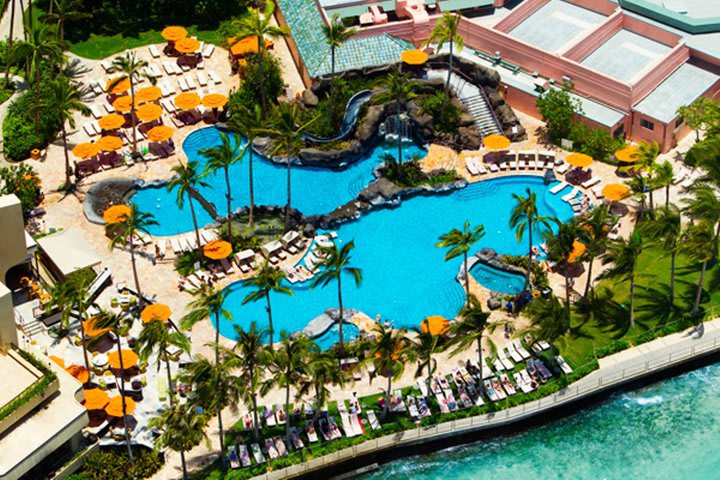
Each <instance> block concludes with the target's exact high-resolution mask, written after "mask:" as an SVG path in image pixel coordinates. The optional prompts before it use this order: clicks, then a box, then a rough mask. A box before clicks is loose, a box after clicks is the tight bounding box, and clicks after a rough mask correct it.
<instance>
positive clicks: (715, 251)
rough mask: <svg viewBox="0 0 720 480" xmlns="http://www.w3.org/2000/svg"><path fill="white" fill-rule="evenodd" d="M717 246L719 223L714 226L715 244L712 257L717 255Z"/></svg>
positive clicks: (718, 242)
mask: <svg viewBox="0 0 720 480" xmlns="http://www.w3.org/2000/svg"><path fill="white" fill-rule="evenodd" d="M718 247H720V223H718V224H717V225H716V226H715V246H714V250H713V259H716V258H717V256H718Z"/></svg>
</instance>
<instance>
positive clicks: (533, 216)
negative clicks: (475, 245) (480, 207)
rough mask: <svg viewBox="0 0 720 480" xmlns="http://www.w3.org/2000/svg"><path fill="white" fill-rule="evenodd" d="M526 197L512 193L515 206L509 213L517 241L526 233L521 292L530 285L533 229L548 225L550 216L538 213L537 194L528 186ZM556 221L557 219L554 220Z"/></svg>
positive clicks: (547, 226) (511, 226)
mask: <svg viewBox="0 0 720 480" xmlns="http://www.w3.org/2000/svg"><path fill="white" fill-rule="evenodd" d="M525 193H526V194H527V197H523V196H520V195H518V194H516V193H513V199H514V200H515V207H514V208H513V209H512V212H511V213H510V228H514V229H515V238H516V239H517V241H518V243H519V242H521V241H522V238H523V236H524V235H525V234H527V239H528V254H527V259H528V268H527V270H526V273H525V286H524V287H523V293H524V292H526V291H527V289H528V288H529V287H530V271H531V268H530V265H532V257H533V229H534V228H535V226H536V225H541V226H543V227H545V228H546V229H547V228H549V227H550V218H549V217H546V216H544V215H540V213H539V212H538V209H537V195H536V194H535V192H533V191H531V190H530V189H529V188H527V189H526V190H525ZM555 221H556V222H557V220H555Z"/></svg>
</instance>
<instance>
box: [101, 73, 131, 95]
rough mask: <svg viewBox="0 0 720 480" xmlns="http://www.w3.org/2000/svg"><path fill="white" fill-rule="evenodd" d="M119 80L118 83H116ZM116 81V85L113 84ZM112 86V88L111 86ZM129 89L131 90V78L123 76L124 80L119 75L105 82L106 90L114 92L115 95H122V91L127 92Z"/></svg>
mask: <svg viewBox="0 0 720 480" xmlns="http://www.w3.org/2000/svg"><path fill="white" fill-rule="evenodd" d="M115 82H117V83H115ZM113 83H115V85H113ZM110 87H112V88H110ZM128 90H130V79H129V78H127V77H126V78H123V79H122V80H120V79H119V77H116V78H111V79H110V80H108V81H107V83H106V84H105V91H106V92H107V93H113V94H115V95H120V94H121V93H125V92H127V91H128Z"/></svg>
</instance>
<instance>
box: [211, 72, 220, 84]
mask: <svg viewBox="0 0 720 480" xmlns="http://www.w3.org/2000/svg"><path fill="white" fill-rule="evenodd" d="M208 77H210V80H211V81H212V82H213V83H215V84H218V83H220V75H218V74H217V73H215V72H214V71H212V70H208Z"/></svg>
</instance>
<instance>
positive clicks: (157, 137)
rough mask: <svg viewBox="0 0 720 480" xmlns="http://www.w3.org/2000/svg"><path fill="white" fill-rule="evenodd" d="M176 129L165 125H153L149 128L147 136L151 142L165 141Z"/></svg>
mask: <svg viewBox="0 0 720 480" xmlns="http://www.w3.org/2000/svg"><path fill="white" fill-rule="evenodd" d="M173 133H174V130H173V129H172V128H170V127H167V126H165V125H160V126H158V127H153V128H151V129H150V130H148V133H147V138H148V140H150V141H151V142H164V141H166V140H169V139H170V138H171V137H172V136H173Z"/></svg>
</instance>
